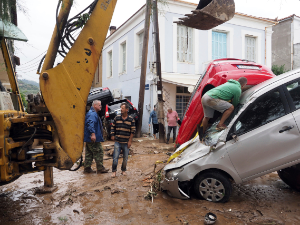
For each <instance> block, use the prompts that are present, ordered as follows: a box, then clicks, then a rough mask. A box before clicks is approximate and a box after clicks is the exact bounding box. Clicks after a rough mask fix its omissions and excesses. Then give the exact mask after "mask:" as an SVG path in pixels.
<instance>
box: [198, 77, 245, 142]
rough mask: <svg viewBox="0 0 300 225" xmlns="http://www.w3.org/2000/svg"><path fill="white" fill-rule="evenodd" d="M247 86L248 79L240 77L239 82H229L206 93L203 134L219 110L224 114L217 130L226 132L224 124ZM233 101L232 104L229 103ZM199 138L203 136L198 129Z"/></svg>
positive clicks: (203, 100) (204, 97) (203, 102)
mask: <svg viewBox="0 0 300 225" xmlns="http://www.w3.org/2000/svg"><path fill="white" fill-rule="evenodd" d="M246 84H247V78H245V77H240V78H239V79H238V81H236V80H232V79H231V80H229V81H227V82H226V83H225V84H222V85H220V86H218V87H215V88H213V89H211V90H209V91H208V92H206V93H205V95H203V97H202V100H201V102H202V107H203V112H204V118H203V121H202V124H203V133H204V132H205V131H206V129H207V127H208V121H209V119H210V118H213V117H214V111H215V110H217V111H219V112H221V113H223V115H222V118H221V120H220V122H219V124H218V125H217V127H216V129H217V130H224V129H226V128H227V126H226V125H225V124H224V122H225V120H226V119H227V118H228V117H229V116H230V115H231V113H232V112H233V110H234V107H235V106H237V104H238V103H239V101H240V96H241V93H242V88H243V87H244V86H245V85H246ZM229 101H231V103H229ZM198 132H199V137H200V136H201V133H202V131H201V129H200V128H199V127H198Z"/></svg>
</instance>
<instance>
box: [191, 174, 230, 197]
mask: <svg viewBox="0 0 300 225" xmlns="http://www.w3.org/2000/svg"><path fill="white" fill-rule="evenodd" d="M231 190H232V185H231V182H230V180H229V179H228V177H227V176H225V175H224V174H223V173H221V172H218V171H207V172H203V173H201V174H200V175H199V176H198V177H197V178H196V179H195V182H194V192H195V194H196V195H197V196H198V197H199V198H200V199H204V200H206V201H210V202H227V201H228V199H229V197H230V195H231Z"/></svg>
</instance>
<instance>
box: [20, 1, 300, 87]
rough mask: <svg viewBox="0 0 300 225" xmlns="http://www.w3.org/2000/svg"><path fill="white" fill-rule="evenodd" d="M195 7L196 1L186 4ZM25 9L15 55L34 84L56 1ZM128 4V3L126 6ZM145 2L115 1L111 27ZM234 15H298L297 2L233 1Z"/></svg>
mask: <svg viewBox="0 0 300 225" xmlns="http://www.w3.org/2000/svg"><path fill="white" fill-rule="evenodd" d="M186 1H188V2H193V3H198V2H199V1H198V0H186ZM20 2H21V3H22V4H23V5H25V7H26V8H27V14H26V15H24V14H23V13H22V12H18V26H19V28H20V29H21V30H22V31H23V32H24V34H25V35H26V36H27V38H28V40H29V41H28V42H27V43H25V42H20V41H16V42H15V45H16V55H17V56H18V57H20V59H21V66H18V67H17V74H18V75H21V78H22V79H29V80H35V81H37V82H38V78H39V76H38V75H37V74H36V69H37V67H38V63H39V61H40V59H41V58H42V56H43V55H44V54H45V52H46V50H47V48H48V45H49V42H50V38H51V36H52V32H53V29H54V26H55V13H56V7H57V2H58V0H56V1H55V0H51V1H46V0H26V1H25V0H20ZM91 2H93V1H92V0H75V4H74V6H73V8H72V10H71V14H70V16H72V15H73V16H74V15H76V14H77V13H78V12H80V11H81V10H82V9H84V8H85V7H87V6H88V5H89V4H90V3H91ZM129 2H130V3H129ZM145 2H146V0H118V2H117V6H116V9H115V13H114V15H113V18H112V21H111V25H113V26H117V27H119V26H120V25H121V24H122V23H124V22H125V21H126V20H127V19H128V18H129V17H130V16H131V15H132V14H134V13H135V12H136V11H137V10H138V9H139V8H140V7H142V6H143V5H144V4H145ZM235 4H236V12H240V13H246V14H249V15H252V16H258V17H266V18H272V19H275V18H276V17H278V18H279V19H280V18H283V17H286V16H289V15H292V14H296V15H297V13H298V16H300V13H299V9H300V0H235Z"/></svg>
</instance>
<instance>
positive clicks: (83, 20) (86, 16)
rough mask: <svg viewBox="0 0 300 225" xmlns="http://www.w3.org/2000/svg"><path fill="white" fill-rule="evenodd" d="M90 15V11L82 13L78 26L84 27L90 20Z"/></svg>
mask: <svg viewBox="0 0 300 225" xmlns="http://www.w3.org/2000/svg"><path fill="white" fill-rule="evenodd" d="M89 18H90V15H89V14H88V13H84V14H82V15H80V18H79V19H78V20H77V25H76V27H81V28H82V27H83V26H84V25H85V24H86V22H87V21H88V20H89Z"/></svg>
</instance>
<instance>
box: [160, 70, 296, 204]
mask: <svg viewBox="0 0 300 225" xmlns="http://www.w3.org/2000/svg"><path fill="white" fill-rule="evenodd" d="M240 102H241V105H240V107H239V108H237V111H236V112H235V113H234V115H233V118H229V120H228V121H227V124H228V128H227V129H226V130H223V131H221V132H218V131H216V130H215V125H216V124H217V123H218V122H216V123H215V124H214V125H213V126H212V127H211V128H210V129H209V130H208V132H207V133H206V136H205V141H204V143H200V141H199V139H198V138H194V139H193V140H190V141H189V142H187V143H185V144H184V145H182V146H180V148H179V149H177V151H180V150H181V149H183V148H185V147H186V146H188V147H186V149H185V150H184V151H183V153H181V155H180V156H179V157H177V158H175V159H174V160H173V161H172V162H171V163H170V164H168V165H167V166H166V167H165V168H164V171H165V179H164V181H163V182H162V189H163V190H167V191H168V193H169V194H170V195H171V196H174V197H177V198H182V199H186V198H189V194H190V191H191V190H192V189H191V188H193V190H194V192H195V193H196V194H197V195H198V196H199V197H200V198H204V199H206V200H208V201H214V202H226V201H227V200H228V199H229V196H230V194H231V181H234V182H235V183H241V182H244V181H248V180H251V179H254V178H257V177H259V176H262V175H264V174H267V173H271V172H273V171H278V170H281V169H284V168H287V167H291V166H293V165H296V164H298V163H300V148H299V146H300V130H299V127H300V69H298V70H294V71H290V72H287V73H285V74H284V75H281V76H277V77H275V78H272V79H270V80H267V81H265V82H263V83H261V84H258V85H256V86H254V87H252V88H251V89H249V90H247V91H245V92H244V93H243V95H242V96H241V101H240Z"/></svg>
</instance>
